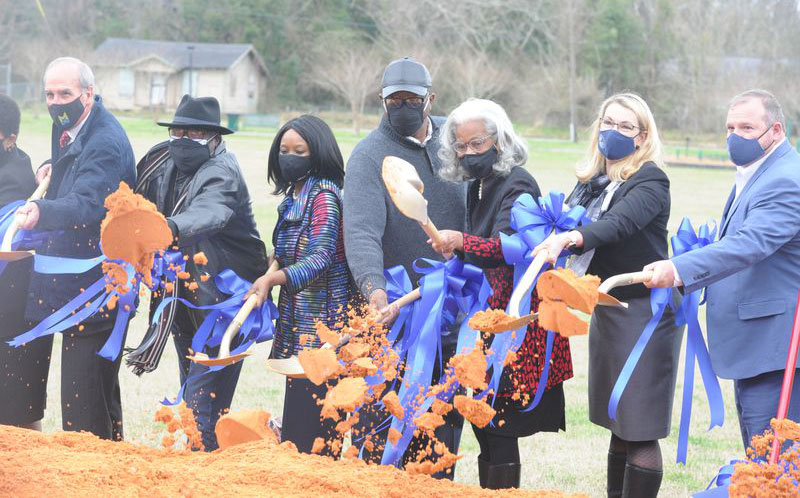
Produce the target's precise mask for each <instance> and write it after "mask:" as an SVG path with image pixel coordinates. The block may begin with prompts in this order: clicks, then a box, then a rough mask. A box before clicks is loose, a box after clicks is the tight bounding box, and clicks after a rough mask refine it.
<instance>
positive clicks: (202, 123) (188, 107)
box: [158, 94, 233, 135]
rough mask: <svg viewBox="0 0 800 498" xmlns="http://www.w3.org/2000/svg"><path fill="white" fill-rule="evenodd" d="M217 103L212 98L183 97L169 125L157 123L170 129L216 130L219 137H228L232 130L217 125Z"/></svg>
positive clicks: (218, 113)
mask: <svg viewBox="0 0 800 498" xmlns="http://www.w3.org/2000/svg"><path fill="white" fill-rule="evenodd" d="M219 122H220V112H219V101H218V100H217V99H215V98H214V97H197V98H194V97H192V96H191V95H188V94H187V95H184V96H183V98H182V99H181V103H180V104H178V108H177V109H175V117H174V118H172V122H171V123H164V122H158V124H159V125H161V126H169V127H170V128H199V129H201V130H216V131H218V132H219V134H220V135H229V134H231V133H233V130H231V129H229V128H225V127H224V126H221V125H220V124H219Z"/></svg>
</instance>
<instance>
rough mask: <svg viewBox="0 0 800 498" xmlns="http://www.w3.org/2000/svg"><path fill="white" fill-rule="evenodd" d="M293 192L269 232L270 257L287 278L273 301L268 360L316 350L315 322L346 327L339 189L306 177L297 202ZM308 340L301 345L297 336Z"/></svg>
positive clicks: (347, 281) (348, 286) (348, 281)
mask: <svg viewBox="0 0 800 498" xmlns="http://www.w3.org/2000/svg"><path fill="white" fill-rule="evenodd" d="M293 194H294V192H293V189H290V190H289V193H288V195H287V196H286V198H285V199H284V200H283V202H281V204H280V205H279V206H278V224H277V225H276V226H275V230H274V232H273V233H272V243H273V245H274V246H275V257H276V258H277V259H278V262H279V263H280V266H281V268H282V269H283V271H284V272H285V273H286V280H287V282H286V285H283V286H281V291H280V297H279V298H278V310H279V311H280V318H279V319H278V321H277V327H276V331H275V340H274V342H273V346H272V353H271V356H272V357H273V358H288V357H289V356H293V355H296V354H298V353H299V352H300V351H301V350H302V349H304V348H318V347H320V346H321V343H320V341H319V338H318V337H317V336H316V330H315V327H314V323H315V322H316V321H317V320H320V321H322V322H324V323H325V324H326V325H328V326H330V327H333V326H335V325H336V324H341V323H346V319H347V305H348V304H349V303H350V300H351V298H352V297H353V285H352V278H351V276H350V270H349V269H348V267H347V261H346V260H345V254H344V237H343V234H342V230H343V223H342V201H341V198H342V195H341V189H340V188H339V187H338V186H336V184H334V183H333V182H331V181H329V180H324V179H318V178H314V177H310V178H309V179H308V180H307V181H306V183H305V185H304V186H303V188H302V189H301V190H300V192H299V194H298V195H297V197H296V198H295V197H294V195H293ZM303 334H306V335H309V336H310V337H309V339H310V338H313V340H308V341H305V343H304V344H301V336H302V335H303Z"/></svg>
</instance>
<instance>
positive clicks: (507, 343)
mask: <svg viewBox="0 0 800 498" xmlns="http://www.w3.org/2000/svg"><path fill="white" fill-rule="evenodd" d="M585 212H586V210H585V209H584V208H583V207H582V206H575V207H573V208H571V209H566V208H565V205H564V194H563V193H560V192H550V194H549V195H548V196H547V197H540V198H539V202H538V203H537V202H535V201H534V200H533V197H532V196H531V195H530V194H522V195H520V196H519V197H518V198H517V200H515V201H514V205H513V206H512V208H511V228H512V229H513V230H514V231H515V233H514V234H512V235H506V234H503V233H501V234H500V242H501V244H502V247H503V257H504V258H505V260H506V262H507V263H508V264H510V265H513V266H514V288H515V289H514V295H513V299H512V300H511V301H510V302H509V304H508V306H507V307H506V312H507V313H508V314H509V315H511V314H512V313H513V316H522V315H524V314H527V313H529V312H530V306H531V294H532V292H533V288H534V286H535V285H536V281H537V280H538V279H539V275H540V274H541V273H542V270H543V269H544V268H543V267H540V269H539V272H538V274H536V275H535V277H534V278H533V279H532V280H531V283H530V285H525V287H526V288H525V289H524V290H523V291H522V292H520V291H519V290H518V289H517V288H518V287H519V285H520V284H521V283H523V282H522V281H523V277H524V276H525V273H526V272H527V271H528V270H529V268H531V266H532V263H533V255H532V252H533V249H534V248H535V247H536V246H538V245H539V244H541V243H542V242H544V240H545V239H546V238H547V237H548V236H549V235H550V234H551V233H553V232H556V233H562V232H568V231H570V230H573V229H575V227H577V226H578V224H579V223H581V222H583V223H588V222H589V220H587V219H586V218H585V217H584V214H585ZM565 256H566V253H564V254H562V255H559V258H558V260H557V261H556V267H559V266H563V265H564V262H565V260H566V257H565ZM526 280H527V279H526ZM524 283H525V284H527V281H526V282H524ZM517 296H519V297H517ZM526 329H527V326H526V327H522V328H520V329H519V330H516V331H513V332H512V333H510V334H499V335H495V336H494V339H493V340H492V344H491V346H490V347H489V352H488V354H487V356H488V361H489V367H490V368H491V369H492V373H491V378H490V381H489V390H492V391H493V392H498V389H499V387H500V379H501V377H502V375H503V369H504V366H505V361H506V356H507V355H508V353H509V351H513V352H516V351H517V350H518V349H519V348H520V346H522V343H523V342H524V340H525V332H526ZM554 340H555V334H554V333H553V332H552V331H548V332H547V344H546V349H545V362H544V367H543V369H542V374H541V376H540V377H539V384H538V386H537V388H536V395H535V397H534V399H533V401H532V402H531V403H530V405H529V406H528V407H527V408H526V409H525V410H524V411H530V410H533V409H534V408H535V407H536V406H537V405H538V404H539V401H540V400H541V398H542V395H543V394H544V391H545V388H546V386H547V378H548V376H549V372H550V357H551V355H552V352H553V342H554Z"/></svg>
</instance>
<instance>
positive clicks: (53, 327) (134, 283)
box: [8, 251, 185, 361]
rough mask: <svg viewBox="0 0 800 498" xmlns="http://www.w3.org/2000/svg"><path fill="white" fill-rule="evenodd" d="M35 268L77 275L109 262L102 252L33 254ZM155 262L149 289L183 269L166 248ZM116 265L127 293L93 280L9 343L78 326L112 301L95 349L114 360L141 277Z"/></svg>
mask: <svg viewBox="0 0 800 498" xmlns="http://www.w3.org/2000/svg"><path fill="white" fill-rule="evenodd" d="M33 257H34V267H33V269H34V271H36V272H37V273H43V274H79V273H85V272H87V271H89V270H91V269H92V268H94V267H96V266H97V265H99V264H101V263H103V262H104V261H108V258H107V257H106V256H105V255H100V256H98V257H95V258H90V259H73V258H63V257H58V256H45V255H39V254H37V255H34V256H33ZM155 261H156V262H157V263H158V264H155V265H154V266H153V269H152V271H151V275H150V277H151V280H152V282H153V287H152V290H155V289H156V288H157V287H158V286H160V285H163V282H162V279H164V278H167V279H172V280H173V281H174V280H176V279H177V272H178V271H183V268H184V267H185V260H184V259H183V254H181V253H180V252H178V251H168V252H166V253H164V254H158V255H157V256H156V258H155ZM111 262H112V263H116V264H119V265H120V266H121V267H122V268H123V269H124V270H125V272H126V274H127V277H126V278H127V280H126V283H125V285H124V286H122V287H124V288H125V289H127V290H126V292H123V293H121V292H120V291H119V286H115V288H114V289H113V290H112V291H111V292H108V293H107V292H106V285H107V284H109V283H111V282H110V281H109V280H108V278H107V277H106V276H103V277H101V278H100V279H98V280H96V281H95V282H94V283H93V284H92V285H90V286H89V287H88V288H87V289H86V290H84V291H83V292H81V293H80V294H78V295H77V296H75V297H74V298H72V299H71V300H70V301H69V302H67V304H65V305H64V306H62V307H61V308H60V309H58V310H57V311H55V312H54V313H53V314H51V315H50V316H48V317H47V318H45V319H44V320H42V321H41V322H39V323H38V324H36V326H35V327H33V328H32V329H30V330H28V331H27V332H24V333H22V334H20V335H18V336H17V337H15V338H13V339H12V340H10V341H8V344H9V345H11V346H15V347H18V346H20V345H22V344H26V343H28V342H30V341H33V340H34V339H37V338H39V337H44V336H47V335H52V334H56V333H59V332H63V331H64V330H66V329H68V328H70V327H74V326H77V325H79V324H80V323H81V322H83V321H84V320H86V319H88V318H89V317H92V316H94V315H96V314H97V313H100V312H102V311H103V310H105V309H108V305H109V304H110V302H111V301H112V300H116V306H118V311H117V316H116V318H115V321H114V327H113V328H112V330H111V334H110V335H109V337H108V339H107V340H106V342H105V344H104V345H103V346H102V347H101V348H100V350H99V351H98V352H97V354H98V355H99V356H101V357H102V358H105V359H107V360H109V361H114V360H116V359H117V357H118V356H119V354H120V352H122V343H123V340H124V338H125V330H126V328H127V324H128V320H129V319H130V316H131V315H132V314H133V313H135V311H136V296H137V295H138V293H139V284H140V282H141V281H142V276H141V275H139V274H137V273H136V272H135V271H134V269H133V266H132V265H131V264H129V263H126V262H123V261H111Z"/></svg>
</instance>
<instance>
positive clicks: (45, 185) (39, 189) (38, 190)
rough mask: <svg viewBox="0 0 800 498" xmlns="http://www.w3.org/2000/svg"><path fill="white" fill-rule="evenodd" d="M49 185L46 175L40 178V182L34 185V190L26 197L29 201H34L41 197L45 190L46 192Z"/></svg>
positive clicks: (48, 177) (48, 178)
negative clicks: (36, 185)
mask: <svg viewBox="0 0 800 498" xmlns="http://www.w3.org/2000/svg"><path fill="white" fill-rule="evenodd" d="M49 186H50V175H47V176H45V177H44V179H42V183H40V184H39V186H38V187H36V190H34V191H33V193H32V194H31V196H30V197H28V200H29V201H35V200H37V199H41V198H42V197H44V194H45V192H47V188H48V187H49Z"/></svg>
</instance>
